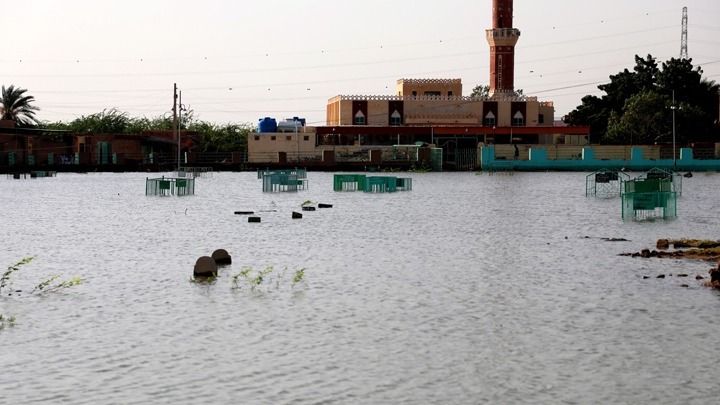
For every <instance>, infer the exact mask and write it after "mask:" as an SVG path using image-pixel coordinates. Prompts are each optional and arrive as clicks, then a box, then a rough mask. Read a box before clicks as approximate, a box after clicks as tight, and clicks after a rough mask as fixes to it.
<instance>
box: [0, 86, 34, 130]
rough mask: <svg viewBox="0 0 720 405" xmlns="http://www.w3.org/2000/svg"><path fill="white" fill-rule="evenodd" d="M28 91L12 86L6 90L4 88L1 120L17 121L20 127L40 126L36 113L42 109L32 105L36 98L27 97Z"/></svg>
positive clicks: (16, 123)
mask: <svg viewBox="0 0 720 405" xmlns="http://www.w3.org/2000/svg"><path fill="white" fill-rule="evenodd" d="M25 92H27V90H26V89H21V88H19V87H15V86H14V85H10V87H8V88H5V86H2V95H0V97H1V99H0V116H1V117H0V118H1V119H4V120H12V121H15V125H17V126H18V127H29V126H34V125H37V124H38V121H37V119H36V118H35V111H38V110H40V108H38V107H36V106H34V105H31V103H32V102H33V101H35V97H33V96H27V95H25Z"/></svg>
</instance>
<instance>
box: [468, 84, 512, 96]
mask: <svg viewBox="0 0 720 405" xmlns="http://www.w3.org/2000/svg"><path fill="white" fill-rule="evenodd" d="M523 95H524V94H523V90H522V89H518V90H515V96H517V97H522V96H523ZM470 97H477V98H488V97H490V86H488V85H486V84H485V85H482V84H481V85H477V86H475V87H474V88H473V90H472V93H470Z"/></svg>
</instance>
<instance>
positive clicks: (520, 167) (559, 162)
mask: <svg viewBox="0 0 720 405" xmlns="http://www.w3.org/2000/svg"><path fill="white" fill-rule="evenodd" d="M480 153H481V162H480V167H481V169H482V170H490V171H491V170H493V169H498V168H499V167H502V168H503V169H505V170H507V169H508V167H509V168H511V169H512V170H517V171H539V170H558V171H562V170H565V171H596V170H602V169H615V170H620V169H624V170H628V171H639V172H642V171H646V170H650V169H652V168H661V169H664V170H672V171H715V170H720V159H702V160H700V159H693V150H692V148H681V149H680V158H679V159H676V160H673V159H646V158H644V157H643V150H642V149H641V148H632V150H631V152H630V159H596V158H595V151H594V150H593V149H592V147H587V148H583V149H582V154H581V156H580V158H579V159H548V154H547V149H544V148H542V147H531V148H530V149H529V154H528V160H512V161H510V160H503V159H495V147H494V146H484V147H483V148H482V150H481V152H480Z"/></svg>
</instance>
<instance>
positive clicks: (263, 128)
mask: <svg viewBox="0 0 720 405" xmlns="http://www.w3.org/2000/svg"><path fill="white" fill-rule="evenodd" d="M258 132H273V133H274V132H277V121H275V118H270V117H265V118H260V122H259V123H258Z"/></svg>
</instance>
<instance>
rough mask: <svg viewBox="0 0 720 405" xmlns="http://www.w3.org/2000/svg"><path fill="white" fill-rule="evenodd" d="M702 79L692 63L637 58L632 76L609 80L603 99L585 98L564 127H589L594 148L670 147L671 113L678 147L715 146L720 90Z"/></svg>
mask: <svg viewBox="0 0 720 405" xmlns="http://www.w3.org/2000/svg"><path fill="white" fill-rule="evenodd" d="M702 74H703V71H702V69H701V68H700V67H694V66H693V65H692V59H675V58H672V59H670V60H669V61H667V62H663V63H662V65H661V66H658V63H657V60H656V59H655V58H654V57H652V55H648V56H647V57H646V58H645V59H643V58H641V57H639V56H637V55H636V56H635V67H634V68H633V71H629V70H628V69H625V70H624V71H622V72H620V73H618V74H616V75H612V76H610V83H607V84H602V85H600V86H598V89H600V90H602V91H603V92H605V95H603V96H601V97H597V96H592V95H587V96H585V97H583V99H582V104H581V105H580V106H578V107H577V108H576V109H575V110H573V111H572V112H570V113H569V114H568V115H567V116H566V117H565V122H566V123H567V124H570V125H588V126H590V133H591V134H592V141H593V142H594V143H603V144H630V145H650V144H656V143H660V144H663V143H664V144H668V143H672V134H673V111H674V112H675V127H674V129H675V139H676V143H677V144H680V145H684V144H688V143H691V142H711V141H712V142H714V141H715V139H716V138H717V135H718V133H719V132H720V131H718V130H719V129H720V127H719V126H718V125H719V124H718V121H717V118H718V115H717V114H718V89H720V87H719V86H718V85H717V84H716V83H715V82H714V81H708V80H707V79H704V78H703V77H702ZM673 93H674V98H675V100H674V104H673Z"/></svg>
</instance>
